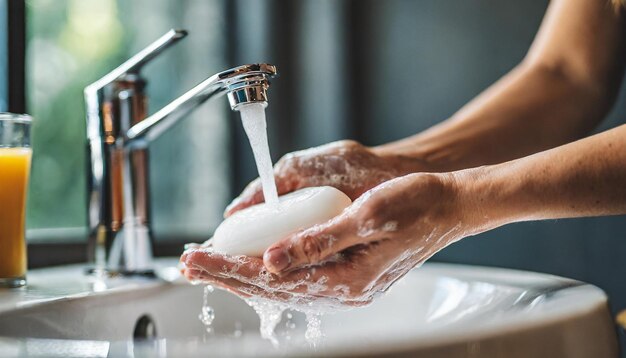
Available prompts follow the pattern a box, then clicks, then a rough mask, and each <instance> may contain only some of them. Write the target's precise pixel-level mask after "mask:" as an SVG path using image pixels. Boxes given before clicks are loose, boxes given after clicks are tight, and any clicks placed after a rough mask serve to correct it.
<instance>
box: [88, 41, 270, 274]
mask: <svg viewBox="0 0 626 358" xmlns="http://www.w3.org/2000/svg"><path fill="white" fill-rule="evenodd" d="M186 35H187V32H186V31H184V30H170V31H169V32H168V33H166V34H165V35H164V36H162V37H161V38H159V39H158V40H157V41H155V42H154V43H152V44H150V45H149V46H148V47H146V48H145V49H143V50H142V51H140V52H139V53H137V54H136V55H135V56H133V57H132V58H130V59H129V60H127V61H126V62H124V63H123V64H122V65H120V66H119V67H117V68H116V69H114V70H113V71H111V72H110V73H109V74H107V75H106V76H104V77H102V78H101V79H99V80H98V81H96V82H94V83H93V84H91V85H89V86H87V87H86V88H85V91H84V95H85V104H86V111H87V141H88V144H87V150H88V159H89V164H88V166H87V174H88V175H87V189H88V199H87V201H88V206H87V218H88V219H87V220H88V229H89V239H88V250H89V252H88V256H89V259H90V261H92V262H94V264H95V267H94V269H93V270H92V272H97V273H114V274H150V273H151V272H152V268H151V261H152V243H153V237H152V234H151V230H150V200H149V198H150V190H149V185H148V145H149V143H150V142H151V141H152V140H153V139H155V138H156V137H158V136H159V135H161V134H162V133H164V132H165V131H167V129H168V128H170V127H171V126H172V125H173V124H174V123H176V122H177V121H178V120H180V119H181V118H184V117H185V116H186V115H187V114H189V112H191V111H192V110H193V109H194V108H196V107H197V106H198V105H200V104H202V103H204V102H205V101H207V100H208V99H209V98H212V97H214V96H217V95H220V94H227V96H228V100H229V102H230V106H231V108H232V109H233V110H235V109H237V108H238V107H239V106H242V105H245V104H246V103H261V104H263V105H267V89H268V87H269V79H270V78H271V77H274V76H275V75H276V67H274V66H272V65H269V64H251V65H243V66H239V67H235V68H232V69H229V70H226V71H223V72H220V73H218V74H216V75H213V76H211V77H209V78H207V79H206V80H204V81H203V82H201V83H200V84H198V85H197V86H195V87H194V88H192V89H191V90H189V91H188V92H186V93H185V94H183V95H182V96H180V97H179V98H177V99H175V100H174V101H172V102H171V103H170V104H168V105H167V106H165V107H163V108H162V109H161V110H159V111H158V112H156V113H154V114H153V115H151V116H147V115H146V114H147V108H146V107H147V95H146V93H145V87H146V80H145V79H143V78H142V77H141V74H140V71H141V69H142V67H143V66H144V65H145V64H146V63H148V62H150V60H152V59H154V58H155V57H157V56H158V55H159V54H160V53H161V52H162V51H163V50H165V49H167V48H168V47H170V46H171V45H173V44H175V43H176V42H178V41H179V40H181V39H183V38H184V37H185V36H186Z"/></svg>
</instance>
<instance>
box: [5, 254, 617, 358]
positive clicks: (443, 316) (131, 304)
mask: <svg viewBox="0 0 626 358" xmlns="http://www.w3.org/2000/svg"><path fill="white" fill-rule="evenodd" d="M175 263H176V261H175V260H162V261H160V262H159V264H160V265H161V266H163V267H167V266H168V265H169V266H173V265H174V264H175ZM82 272H83V268H82V267H79V266H69V267H62V268H55V269H46V270H36V271H33V272H31V273H30V274H29V287H28V289H25V290H17V291H0V356H3V357H4V356H51V355H52V356H54V355H57V356H63V357H72V356H76V357H85V356H93V357H106V356H114V357H117V356H174V357H180V356H216V357H224V356H246V355H250V356H276V355H278V354H282V355H284V356H289V357H292V356H368V355H370V356H372V355H383V354H384V355H386V356H394V355H395V356H410V357H551V358H553V357H616V356H617V354H618V344H617V337H616V334H615V328H614V326H613V323H612V320H611V316H610V314H609V310H608V307H607V301H606V296H605V295H604V293H603V292H602V291H601V290H600V289H598V288H596V287H594V286H591V285H587V284H583V283H581V282H578V281H573V280H568V279H563V278H559V277H555V276H549V275H543V274H535V273H527V272H520V271H512V270H504V269H492V268H479V267H472V266H462V265H448V264H426V265H424V266H423V267H422V268H420V269H416V270H414V271H412V272H411V273H409V274H408V275H407V277H405V278H404V279H403V280H401V281H400V282H398V283H397V284H396V285H394V286H393V288H392V289H391V291H390V292H388V293H387V294H386V295H384V296H383V297H381V298H380V299H378V300H377V301H375V302H374V303H373V304H372V305H370V306H368V307H365V308H358V309H353V310H351V311H347V312H341V313H336V314H332V315H328V316H324V317H323V318H322V329H323V333H324V334H325V337H324V338H323V339H322V341H321V342H320V343H319V344H318V346H317V347H315V348H313V347H310V346H309V345H308V344H306V343H305V342H304V341H303V335H304V334H303V330H304V326H305V325H304V323H303V317H302V316H301V315H299V314H294V318H293V319H292V321H293V322H295V323H296V328H295V329H287V328H286V327H285V324H284V323H281V324H280V326H279V327H280V330H281V332H279V336H283V339H282V341H283V343H282V345H281V346H280V347H279V348H278V349H277V350H276V349H275V348H273V347H272V345H271V344H270V343H269V342H268V341H265V340H263V339H261V338H260V336H259V333H258V332H259V331H258V329H259V319H258V318H257V316H256V314H255V313H254V311H253V310H252V309H251V308H250V307H248V306H247V305H246V304H245V303H244V302H243V301H241V300H240V299H238V298H237V297H236V296H233V295H231V294H229V293H226V292H223V291H217V290H216V291H215V292H214V293H212V294H211V295H210V296H209V302H210V304H211V306H212V307H213V308H214V310H215V314H216V318H215V321H214V323H213V328H214V333H213V334H211V335H209V334H206V333H205V330H204V327H203V325H202V324H201V322H200V321H199V320H198V314H199V312H200V308H201V305H202V296H203V295H202V293H203V291H202V287H199V286H190V285H188V284H187V283H186V282H184V281H182V280H180V279H176V280H174V282H172V283H166V282H163V281H155V280H137V279H135V280H129V279H118V280H117V281H109V282H107V283H102V282H96V283H94V282H89V281H88V280H87V279H86V278H85V277H84V276H83V274H82ZM163 272H165V273H168V274H172V273H175V272H176V271H175V270H168V271H163ZM105 286H106V287H105ZM144 316H145V317H147V318H144V319H143V321H142V322H143V323H146V322H149V323H150V324H148V325H147V326H148V327H149V328H148V329H147V330H146V331H151V328H154V329H155V330H156V337H157V338H155V339H151V340H144V341H137V340H135V341H133V335H134V333H135V327H136V325H137V322H138V320H140V318H141V317H144ZM140 326H141V324H140ZM144 326H146V325H144ZM141 331H142V329H141V327H140V328H139V329H137V332H139V333H141ZM287 333H288V334H289V336H290V337H291V339H290V340H287V339H286V338H284V336H285V335H286V334H287ZM235 336H237V337H235Z"/></svg>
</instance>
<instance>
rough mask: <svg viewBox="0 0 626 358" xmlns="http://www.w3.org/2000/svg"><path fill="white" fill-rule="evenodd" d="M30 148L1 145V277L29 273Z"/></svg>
mask: <svg viewBox="0 0 626 358" xmlns="http://www.w3.org/2000/svg"><path fill="white" fill-rule="evenodd" d="M31 153H32V152H31V149H30V148H0V280H2V279H10V278H20V277H25V276H26V242H25V240H24V220H25V214H26V210H25V209H26V189H27V186H28V174H29V171H30V158H31Z"/></svg>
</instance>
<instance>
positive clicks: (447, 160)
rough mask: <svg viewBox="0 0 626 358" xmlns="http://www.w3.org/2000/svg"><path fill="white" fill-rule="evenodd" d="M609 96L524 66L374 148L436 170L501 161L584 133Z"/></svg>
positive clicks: (601, 113)
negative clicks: (419, 128)
mask: <svg viewBox="0 0 626 358" xmlns="http://www.w3.org/2000/svg"><path fill="white" fill-rule="evenodd" d="M611 97H612V96H611V94H609V93H605V92H603V91H602V90H600V89H598V88H592V87H588V86H582V85H578V84H576V83H573V82H572V81H571V80H570V79H569V78H567V77H566V76H562V75H560V74H558V73H557V72H554V71H552V70H550V69H547V68H544V67H542V66H537V65H522V66H520V67H519V68H517V69H515V70H513V71H512V72H511V73H510V74H509V75H507V76H505V77H504V78H502V79H501V80H500V81H498V82H497V83H496V84H494V85H493V86H492V87H490V88H489V89H488V90H486V91H485V92H484V93H483V94H481V95H480V96H479V97H477V98H476V99H475V100H473V101H472V102H470V103H469V104H468V105H466V106H465V107H464V108H462V109H461V110H460V111H459V112H458V113H456V114H455V115H454V116H453V117H452V118H451V119H449V120H447V121H444V122H443V123H441V124H439V125H437V126H435V127H432V128H431V129H429V130H427V131H425V132H422V133H420V134H417V135H415V136H413V137H410V138H407V139H404V140H400V141H398V142H393V143H389V144H386V145H382V146H379V147H376V148H375V149H374V150H375V151H377V152H378V153H381V154H386V155H390V154H393V155H402V156H408V157H414V158H418V159H420V160H422V161H424V162H426V163H427V164H428V165H429V166H430V167H432V168H433V169H434V170H436V171H451V170H458V169H464V168H471V167H475V166H479V165H486V164H496V163H501V162H504V161H507V160H511V159H515V158H520V157H523V156H526V155H529V154H532V153H536V152H539V151H542V150H546V149H549V148H553V147H555V146H558V145H561V144H564V143H568V142H570V141H572V140H576V139H578V138H581V137H583V136H584V135H586V134H588V133H589V132H590V131H591V129H593V127H594V126H595V125H596V124H597V123H598V122H599V121H600V120H601V119H602V117H603V116H604V115H605V113H606V111H607V110H608V108H609V107H610V104H611Z"/></svg>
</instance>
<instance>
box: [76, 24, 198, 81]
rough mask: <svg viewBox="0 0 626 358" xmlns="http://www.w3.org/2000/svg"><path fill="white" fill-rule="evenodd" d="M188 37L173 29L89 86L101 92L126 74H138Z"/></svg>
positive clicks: (184, 32) (182, 31) (185, 33)
mask: <svg viewBox="0 0 626 358" xmlns="http://www.w3.org/2000/svg"><path fill="white" fill-rule="evenodd" d="M185 36H187V31H186V30H177V29H171V30H169V31H168V32H167V33H166V34H165V35H163V36H161V37H160V38H159V39H158V40H156V41H154V42H153V43H151V44H150V45H148V46H147V47H146V48H144V49H143V50H141V51H139V52H138V53H137V54H136V55H135V56H133V57H131V58H129V59H128V60H127V61H126V62H124V63H122V64H121V65H119V66H118V67H117V68H116V69H114V70H113V71H111V72H109V73H108V74H107V75H105V76H104V77H102V78H101V79H99V80H97V81H96V82H94V83H92V84H90V85H89V86H87V88H86V90H87V89H90V90H95V91H97V90H99V89H101V88H103V87H105V86H106V85H108V84H110V83H112V82H114V81H116V80H117V79H119V78H120V77H122V76H124V75H126V74H129V73H131V74H137V73H139V71H140V70H141V68H142V67H143V65H145V64H146V63H148V62H150V61H151V60H152V59H154V58H155V57H157V56H158V55H159V54H161V52H163V50H165V49H167V48H168V47H170V46H172V45H174V44H175V43H177V42H178V41H179V40H182V39H183V38H185Z"/></svg>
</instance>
